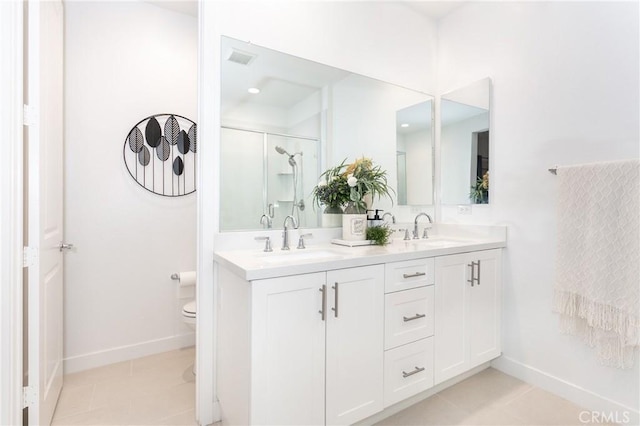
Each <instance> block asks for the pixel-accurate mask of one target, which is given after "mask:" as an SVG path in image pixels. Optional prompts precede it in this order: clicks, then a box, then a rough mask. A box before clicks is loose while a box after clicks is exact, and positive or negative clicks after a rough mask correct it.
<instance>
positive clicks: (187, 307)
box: [182, 300, 196, 318]
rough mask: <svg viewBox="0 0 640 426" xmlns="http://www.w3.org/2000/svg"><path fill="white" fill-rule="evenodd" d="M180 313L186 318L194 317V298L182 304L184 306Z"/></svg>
mask: <svg viewBox="0 0 640 426" xmlns="http://www.w3.org/2000/svg"><path fill="white" fill-rule="evenodd" d="M182 315H183V316H185V317H188V318H195V317H196V301H195V300H192V301H190V302H187V303H185V304H184V306H183V307H182Z"/></svg>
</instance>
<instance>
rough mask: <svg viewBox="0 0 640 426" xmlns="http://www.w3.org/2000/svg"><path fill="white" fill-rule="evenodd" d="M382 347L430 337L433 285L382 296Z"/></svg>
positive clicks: (431, 334) (432, 325)
mask: <svg viewBox="0 0 640 426" xmlns="http://www.w3.org/2000/svg"><path fill="white" fill-rule="evenodd" d="M384 304H385V306H384V312H385V314H384V317H385V318H384V348H385V349H390V348H395V347H396V346H400V345H405V344H407V343H411V342H413V341H416V340H419V339H423V338H425V337H429V336H433V327H434V323H433V316H434V315H433V312H434V286H428V287H419V288H414V289H411V290H405V291H398V292H395V293H389V294H386V295H385V299H384Z"/></svg>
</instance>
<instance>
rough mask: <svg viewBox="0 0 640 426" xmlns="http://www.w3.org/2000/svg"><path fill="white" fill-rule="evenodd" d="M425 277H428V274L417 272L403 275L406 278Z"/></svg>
mask: <svg viewBox="0 0 640 426" xmlns="http://www.w3.org/2000/svg"><path fill="white" fill-rule="evenodd" d="M424 275H427V273H426V272H415V273H413V274H402V276H403V277H404V278H413V277H422V276H424Z"/></svg>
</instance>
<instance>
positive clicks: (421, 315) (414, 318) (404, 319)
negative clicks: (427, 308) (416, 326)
mask: <svg viewBox="0 0 640 426" xmlns="http://www.w3.org/2000/svg"><path fill="white" fill-rule="evenodd" d="M426 316H427V315H426V314H416V315H415V316H413V317H409V318H407V317H402V320H403V321H404V322H409V321H413V320H417V319H420V318H424V317H426Z"/></svg>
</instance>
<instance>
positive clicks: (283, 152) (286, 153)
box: [276, 146, 289, 155]
mask: <svg viewBox="0 0 640 426" xmlns="http://www.w3.org/2000/svg"><path fill="white" fill-rule="evenodd" d="M276 151H278V154H284V155H289V153H288V152H287V151H285V150H284V148H283V147H281V146H276Z"/></svg>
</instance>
